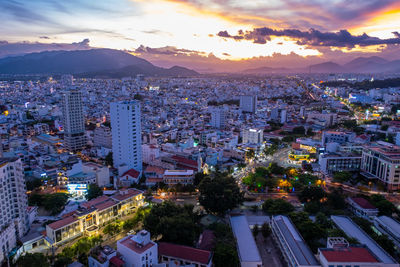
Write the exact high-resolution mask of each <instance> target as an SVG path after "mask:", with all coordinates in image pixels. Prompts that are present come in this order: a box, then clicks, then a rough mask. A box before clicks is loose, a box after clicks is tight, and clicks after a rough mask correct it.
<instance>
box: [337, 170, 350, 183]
mask: <svg viewBox="0 0 400 267" xmlns="http://www.w3.org/2000/svg"><path fill="white" fill-rule="evenodd" d="M352 176H353V175H352V173H351V172H347V171H340V172H335V173H334V174H333V180H334V181H335V182H338V183H344V182H347V181H349V180H350V179H351V178H352Z"/></svg>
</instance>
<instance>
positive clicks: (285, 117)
mask: <svg viewBox="0 0 400 267" xmlns="http://www.w3.org/2000/svg"><path fill="white" fill-rule="evenodd" d="M286 121H287V111H286V109H282V111H281V120H280V123H281V124H285V123H286Z"/></svg>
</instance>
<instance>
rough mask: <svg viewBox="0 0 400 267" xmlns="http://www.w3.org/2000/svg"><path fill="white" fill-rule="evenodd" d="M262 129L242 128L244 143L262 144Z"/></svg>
mask: <svg viewBox="0 0 400 267" xmlns="http://www.w3.org/2000/svg"><path fill="white" fill-rule="evenodd" d="M263 133H264V132H263V130H262V129H243V131H242V137H243V141H242V143H244V144H262V142H263Z"/></svg>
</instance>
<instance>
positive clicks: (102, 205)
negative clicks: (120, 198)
mask: <svg viewBox="0 0 400 267" xmlns="http://www.w3.org/2000/svg"><path fill="white" fill-rule="evenodd" d="M115 204H116V203H115V201H114V200H112V199H110V200H107V201H105V202H102V203H100V204H97V205H96V206H95V207H96V208H97V209H98V210H105V209H107V208H109V207H112V206H114V205H115Z"/></svg>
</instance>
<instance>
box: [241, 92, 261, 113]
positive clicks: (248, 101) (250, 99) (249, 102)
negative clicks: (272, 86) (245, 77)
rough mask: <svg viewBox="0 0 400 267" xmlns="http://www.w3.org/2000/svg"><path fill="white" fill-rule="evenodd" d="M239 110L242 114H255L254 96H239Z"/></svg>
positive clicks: (255, 97)
mask: <svg viewBox="0 0 400 267" xmlns="http://www.w3.org/2000/svg"><path fill="white" fill-rule="evenodd" d="M240 110H241V111H243V112H249V113H256V112H257V96H255V95H242V96H240Z"/></svg>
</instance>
